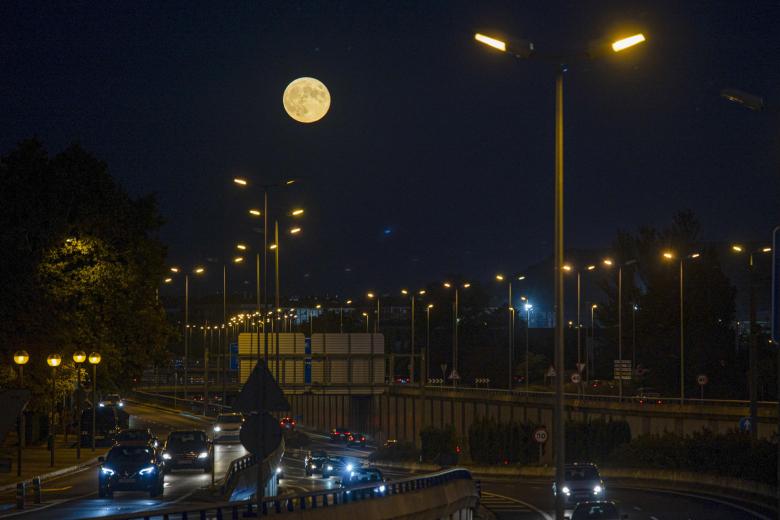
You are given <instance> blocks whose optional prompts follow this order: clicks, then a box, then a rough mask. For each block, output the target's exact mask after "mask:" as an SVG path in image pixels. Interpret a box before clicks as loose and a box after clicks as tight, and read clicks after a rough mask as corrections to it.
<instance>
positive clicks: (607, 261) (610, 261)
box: [604, 258, 614, 265]
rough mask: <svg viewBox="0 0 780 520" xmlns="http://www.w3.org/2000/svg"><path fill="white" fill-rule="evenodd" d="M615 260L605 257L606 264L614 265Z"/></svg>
mask: <svg viewBox="0 0 780 520" xmlns="http://www.w3.org/2000/svg"><path fill="white" fill-rule="evenodd" d="M613 263H614V262H613V261H612V259H611V258H605V259H604V265H612V264H613Z"/></svg>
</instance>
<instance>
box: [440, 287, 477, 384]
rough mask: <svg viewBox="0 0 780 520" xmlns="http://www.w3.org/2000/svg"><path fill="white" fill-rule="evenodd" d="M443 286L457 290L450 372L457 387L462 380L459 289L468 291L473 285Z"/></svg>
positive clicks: (454, 306)
mask: <svg viewBox="0 0 780 520" xmlns="http://www.w3.org/2000/svg"><path fill="white" fill-rule="evenodd" d="M442 285H443V286H444V288H445V289H452V288H454V289H455V301H454V303H453V319H452V372H450V378H451V379H452V385H453V386H456V385H457V382H458V380H459V379H460V374H459V373H458V328H459V322H460V312H459V310H458V306H459V300H460V296H459V293H460V291H459V289H460V288H461V287H462V288H463V289H468V288H469V287H471V284H470V283H469V282H465V283H462V284H461V285H460V286H458V284H453V283H450V282H444V283H443V284H442Z"/></svg>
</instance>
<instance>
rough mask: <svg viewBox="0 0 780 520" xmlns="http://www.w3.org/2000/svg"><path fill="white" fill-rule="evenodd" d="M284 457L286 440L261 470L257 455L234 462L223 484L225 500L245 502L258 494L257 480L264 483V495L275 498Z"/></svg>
mask: <svg viewBox="0 0 780 520" xmlns="http://www.w3.org/2000/svg"><path fill="white" fill-rule="evenodd" d="M283 455H284V439H282V442H281V443H280V444H279V446H277V448H276V449H275V450H274V451H273V452H272V453H271V454H270V455H268V456H267V457H266V458H265V459H264V460H263V462H262V464H261V466H260V470H258V467H257V457H256V456H255V455H251V454H250V455H245V456H243V457H239V458H237V459H235V460H233V461H232V462H231V463H230V466H229V467H228V470H227V472H226V473H225V478H224V480H223V483H222V488H221V495H222V498H223V499H224V500H233V501H236V500H244V499H247V498H249V497H251V496H253V495H254V494H255V493H256V492H257V478H258V473H260V478H261V479H262V482H263V494H264V495H265V496H275V495H276V494H277V488H278V484H279V482H278V479H277V477H276V468H277V467H279V466H280V464H281V462H282V456H283Z"/></svg>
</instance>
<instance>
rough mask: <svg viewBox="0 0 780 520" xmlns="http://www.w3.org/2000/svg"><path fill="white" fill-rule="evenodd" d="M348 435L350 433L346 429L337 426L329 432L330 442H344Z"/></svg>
mask: <svg viewBox="0 0 780 520" xmlns="http://www.w3.org/2000/svg"><path fill="white" fill-rule="evenodd" d="M350 435H351V433H350V431H349V430H348V429H347V428H344V427H343V426H339V427H337V428H333V429H332V430H331V431H330V440H331V442H346V440H347V437H349V436H350Z"/></svg>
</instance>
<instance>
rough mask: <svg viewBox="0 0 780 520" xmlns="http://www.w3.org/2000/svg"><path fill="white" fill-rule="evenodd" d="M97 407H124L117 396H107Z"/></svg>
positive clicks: (123, 403)
mask: <svg viewBox="0 0 780 520" xmlns="http://www.w3.org/2000/svg"><path fill="white" fill-rule="evenodd" d="M99 406H101V407H105V406H118V407H119V408H122V407H124V406H125V402H124V401H123V400H122V398H121V397H119V394H108V395H107V396H105V397H104V398H103V399H102V400H101V401H100V403H99Z"/></svg>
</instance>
